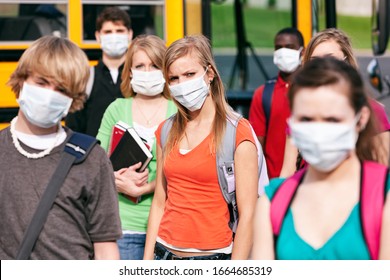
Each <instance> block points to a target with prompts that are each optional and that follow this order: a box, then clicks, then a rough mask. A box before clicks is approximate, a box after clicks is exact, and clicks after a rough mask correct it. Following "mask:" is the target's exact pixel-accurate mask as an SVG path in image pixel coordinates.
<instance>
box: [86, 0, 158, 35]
mask: <svg viewBox="0 0 390 280" xmlns="http://www.w3.org/2000/svg"><path fill="white" fill-rule="evenodd" d="M113 2H115V1H110V3H113ZM144 2H145V3H147V2H148V1H143V3H144ZM156 2H161V3H159V4H156ZM153 3H154V4H150V5H135V4H134V5H123V4H122V5H115V6H118V7H119V8H121V9H122V10H125V11H126V12H127V13H128V14H129V16H130V19H131V26H132V29H133V32H134V37H135V36H137V35H139V34H154V35H157V36H159V37H160V38H165V36H164V31H163V30H164V28H163V26H164V24H163V13H164V1H153ZM107 6H114V5H96V4H84V5H83V27H84V28H83V40H84V41H95V31H96V29H95V22H96V18H97V17H98V15H99V14H100V12H101V11H102V10H103V9H104V8H105V7H107Z"/></svg>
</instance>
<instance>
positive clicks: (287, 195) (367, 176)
mask: <svg viewBox="0 0 390 280" xmlns="http://www.w3.org/2000/svg"><path fill="white" fill-rule="evenodd" d="M305 172H306V168H305V169H301V170H299V171H298V172H296V173H295V174H294V175H293V176H291V177H290V178H288V179H286V181H284V182H283V183H282V185H281V186H280V187H279V189H278V190H277V191H276V193H275V195H274V197H273V198H272V200H271V224H272V231H273V234H274V236H275V237H277V236H279V233H280V229H281V227H282V224H283V220H284V217H285V215H286V212H287V209H288V208H289V206H290V204H291V201H292V199H293V197H294V195H295V193H296V190H297V188H298V185H299V183H300V182H301V181H302V179H303V176H304V175H305ZM388 174H389V170H388V168H387V167H386V166H384V165H381V164H378V163H376V162H370V161H365V162H363V169H362V188H361V196H360V197H361V198H360V213H361V220H362V229H363V235H364V239H365V241H366V244H367V247H368V251H369V253H370V257H371V259H373V260H377V259H378V257H379V245H380V244H379V243H380V232H381V225H382V215H383V208H384V203H385V198H386V196H385V189H386V184H387V177H388Z"/></svg>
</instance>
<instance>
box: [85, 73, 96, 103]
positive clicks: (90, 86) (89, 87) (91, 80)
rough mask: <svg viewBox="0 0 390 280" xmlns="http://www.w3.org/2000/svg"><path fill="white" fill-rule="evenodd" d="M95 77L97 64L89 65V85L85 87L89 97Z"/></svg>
mask: <svg viewBox="0 0 390 280" xmlns="http://www.w3.org/2000/svg"><path fill="white" fill-rule="evenodd" d="M94 79H95V66H91V67H89V78H88V82H87V87H86V88H85V93H86V94H87V99H88V98H89V97H90V96H91V92H92V88H93V82H94Z"/></svg>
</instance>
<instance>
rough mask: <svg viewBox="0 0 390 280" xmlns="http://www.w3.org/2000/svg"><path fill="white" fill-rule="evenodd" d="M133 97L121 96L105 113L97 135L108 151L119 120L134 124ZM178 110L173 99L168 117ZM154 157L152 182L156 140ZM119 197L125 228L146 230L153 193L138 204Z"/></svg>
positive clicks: (153, 172) (153, 169)
mask: <svg viewBox="0 0 390 280" xmlns="http://www.w3.org/2000/svg"><path fill="white" fill-rule="evenodd" d="M132 104H133V98H132V97H130V98H119V99H116V100H115V101H114V102H112V103H111V104H110V106H109V107H108V108H107V110H106V112H105V113H104V116H103V119H102V122H101V124H100V128H99V133H98V135H97V136H96V138H97V139H99V140H100V143H101V146H102V147H103V149H105V150H106V151H107V150H108V146H109V143H110V138H111V132H112V127H113V126H114V125H115V124H116V123H117V122H118V121H123V122H125V123H127V124H128V125H130V126H132V125H133V114H132ZM176 112H177V108H176V106H175V104H174V103H173V102H172V101H168V110H167V114H166V117H167V118H168V117H170V116H171V115H173V114H174V113H176ZM152 154H153V159H152V161H151V162H150V163H149V165H148V169H149V178H148V181H149V182H151V181H153V180H155V179H156V167H157V164H156V158H157V156H156V141H154V144H153V147H152ZM118 198H119V214H120V218H121V222H122V229H123V230H131V231H139V232H146V226H147V223H148V217H149V210H150V205H151V204H152V199H153V193H151V194H147V195H143V196H142V200H141V201H140V202H139V203H138V204H134V203H133V202H132V201H130V200H129V199H127V198H126V197H124V196H123V195H120V194H119V195H118Z"/></svg>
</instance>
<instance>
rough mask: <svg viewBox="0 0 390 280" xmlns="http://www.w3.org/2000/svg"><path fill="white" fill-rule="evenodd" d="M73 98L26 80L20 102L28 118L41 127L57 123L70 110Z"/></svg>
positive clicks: (21, 108)
mask: <svg viewBox="0 0 390 280" xmlns="http://www.w3.org/2000/svg"><path fill="white" fill-rule="evenodd" d="M72 101H73V99H72V98H70V97H68V96H65V95H63V94H61V93H59V92H56V91H53V90H50V89H46V88H42V87H38V86H34V85H29V84H28V83H26V82H24V84H23V88H22V90H21V91H20V95H19V99H18V103H19V106H20V110H22V112H23V114H24V116H25V117H26V118H27V120H28V121H29V122H30V123H32V124H34V125H36V126H39V127H43V128H49V127H52V126H55V125H57V124H58V123H59V122H60V121H61V119H62V118H63V117H65V116H66V114H67V113H68V111H69V108H70V106H71V105H72Z"/></svg>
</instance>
